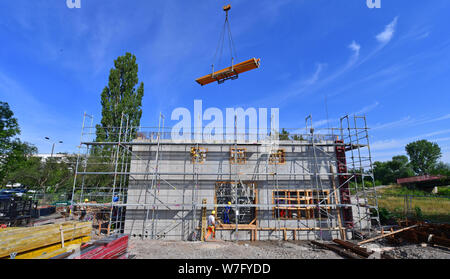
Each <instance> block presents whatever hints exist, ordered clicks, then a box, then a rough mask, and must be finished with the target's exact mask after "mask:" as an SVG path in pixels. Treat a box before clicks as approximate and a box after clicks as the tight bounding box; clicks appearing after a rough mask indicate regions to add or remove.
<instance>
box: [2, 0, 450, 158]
mask: <svg viewBox="0 0 450 279" xmlns="http://www.w3.org/2000/svg"><path fill="white" fill-rule="evenodd" d="M65 2H66V1H65V0H46V1H31V0H14V1H9V0H8V1H7V0H3V1H1V2H0V6H1V8H0V37H1V38H2V39H1V42H2V45H1V47H0V100H1V101H6V102H8V103H9V104H10V106H11V107H12V109H13V111H14V112H15V115H16V117H17V118H18V119H19V124H20V126H21V129H22V134H21V138H22V139H23V140H26V141H28V142H31V143H33V144H35V145H36V146H37V147H38V148H39V151H40V152H42V153H48V152H50V150H51V145H50V144H49V143H48V142H47V141H45V140H44V137H46V136H47V137H50V138H52V139H53V140H55V141H59V140H62V141H64V143H63V144H60V145H58V146H57V148H56V151H68V152H74V151H76V146H77V145H78V144H79V141H80V129H81V124H82V115H83V113H84V112H85V111H86V112H88V113H90V114H92V115H94V121H95V122H98V121H99V120H100V116H101V106H100V93H101V91H102V89H103V88H104V86H105V85H106V84H107V80H108V74H109V70H110V68H111V67H112V66H113V61H114V59H116V58H117V57H118V56H120V55H123V54H125V52H131V53H133V54H135V55H136V57H137V61H138V64H139V78H140V80H142V81H143V82H144V84H145V95H144V100H143V110H144V112H143V116H142V120H141V124H142V125H143V126H155V125H157V124H158V115H159V113H160V112H162V113H163V114H164V115H166V116H167V117H170V114H171V112H172V110H173V109H175V108H177V107H186V108H189V109H191V110H192V108H193V101H194V99H201V100H203V106H204V108H206V107H218V108H220V109H222V110H223V111H225V108H227V107H238V106H242V107H244V108H246V107H268V108H270V107H278V108H280V126H281V127H289V128H293V127H304V119H305V117H306V116H307V115H309V114H312V116H313V119H314V124H315V126H316V127H322V128H326V127H328V126H337V125H338V119H339V117H341V116H343V115H345V114H353V113H359V114H366V115H367V118H368V124H369V126H370V127H371V128H372V129H371V144H372V151H373V157H374V159H375V160H388V159H390V158H391V157H392V156H393V155H396V154H404V146H405V145H406V144H407V143H409V142H411V141H414V140H417V139H428V140H431V141H435V142H437V143H438V144H439V145H440V146H441V148H442V151H443V158H442V160H443V161H446V162H450V145H449V143H450V109H449V107H450V106H449V105H450V28H449V26H450V17H449V16H448V15H449V14H450V1H448V0H433V1H410V0H396V1H391V0H381V2H382V8H381V9H369V8H367V6H366V0H345V1H343V0H277V1H273V0H259V1H244V0H241V1H238V0H233V1H231V3H232V6H233V8H232V10H231V15H230V17H231V18H230V20H231V28H232V31H233V39H234V41H235V45H236V49H237V55H238V60H246V59H248V58H251V57H260V58H261V68H260V69H257V70H254V71H251V72H249V73H246V74H245V75H241V77H240V78H239V79H238V80H235V81H227V82H225V83H224V84H223V85H220V86H219V85H217V84H211V85H209V86H205V87H200V86H199V85H198V84H196V83H195V82H194V80H195V79H196V78H197V77H199V76H203V75H205V74H207V73H209V71H210V65H211V63H212V60H213V56H214V53H215V50H216V47H217V42H218V39H219V33H220V31H221V28H222V25H223V20H224V13H223V11H222V10H221V6H222V5H223V4H225V2H226V1H219V0H217V1H216V0H196V1H189V2H187V1H181V0H164V1H150V0H108V1H107V0H81V3H82V7H81V9H68V8H67V7H66V3H65ZM325 99H326V103H327V107H328V117H327V113H326V111H327V109H326V106H325ZM167 125H170V123H168V124H167Z"/></svg>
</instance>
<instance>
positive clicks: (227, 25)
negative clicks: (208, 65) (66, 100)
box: [212, 5, 237, 73]
mask: <svg viewBox="0 0 450 279" xmlns="http://www.w3.org/2000/svg"><path fill="white" fill-rule="evenodd" d="M230 9H231V5H226V6H224V7H223V10H224V11H225V22H224V24H223V28H222V32H221V34H220V37H219V42H218V45H217V49H216V53H215V54H214V58H213V64H212V73H214V63H215V62H216V58H217V55H218V54H219V57H218V63H220V62H221V58H222V55H223V48H224V44H225V36H226V35H228V36H227V37H228V47H229V49H230V57H231V70H232V71H233V64H234V58H237V53H236V47H235V45H234V41H233V36H232V34H231V26H230V21H229V18H228V12H229V11H230Z"/></svg>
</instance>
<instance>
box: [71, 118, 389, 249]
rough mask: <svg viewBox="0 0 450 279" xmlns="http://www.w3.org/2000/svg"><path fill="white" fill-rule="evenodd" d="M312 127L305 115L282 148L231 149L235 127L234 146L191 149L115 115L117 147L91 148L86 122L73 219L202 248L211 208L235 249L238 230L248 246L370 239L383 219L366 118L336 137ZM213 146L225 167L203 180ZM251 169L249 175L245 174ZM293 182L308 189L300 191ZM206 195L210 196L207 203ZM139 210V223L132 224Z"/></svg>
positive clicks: (191, 144)
mask: <svg viewBox="0 0 450 279" xmlns="http://www.w3.org/2000/svg"><path fill="white" fill-rule="evenodd" d="M89 120H90V126H88V125H86V123H87V121H89ZM312 123H313V122H312V117H311V116H308V117H307V118H306V119H305V131H304V132H303V129H301V128H292V129H286V130H287V131H290V133H289V134H290V138H289V139H283V140H280V141H279V145H276V144H273V142H269V143H268V142H267V141H263V140H261V141H260V139H258V141H257V142H250V141H245V140H244V141H242V140H241V141H238V133H237V128H236V119H235V125H234V127H233V128H234V140H233V141H229V140H223V141H211V140H196V137H195V135H194V134H192V135H191V139H190V140H185V141H174V140H172V139H171V128H170V127H164V116H163V115H162V114H161V115H160V119H159V125H158V127H130V126H129V120H128V118H127V117H126V115H122V116H121V125H120V126H119V127H110V131H115V133H116V137H115V138H116V139H117V140H116V141H114V142H98V141H96V139H95V136H96V131H95V127H94V126H93V117H92V116H90V115H88V114H86V113H85V114H84V116H83V126H82V129H81V143H80V146H79V152H78V159H77V164H76V170H75V179H74V184H73V191H72V205H73V206H74V209H75V210H76V209H77V208H80V207H93V208H102V209H103V211H104V212H106V213H108V212H109V218H108V220H107V222H106V223H107V224H106V226H107V233H108V234H109V233H123V232H125V231H126V228H125V227H126V224H128V226H131V227H132V228H135V227H137V226H135V223H136V224H138V223H139V227H140V228H141V229H139V233H136V230H134V231H133V232H134V233H132V236H136V237H141V238H151V239H162V238H165V237H166V236H167V235H168V234H170V232H171V231H174V230H177V231H180V232H181V233H180V238H181V239H182V240H200V239H201V235H202V233H201V230H202V227H203V224H202V218H203V217H204V216H203V215H204V212H203V211H204V209H205V208H208V210H212V209H215V211H216V212H217V213H216V216H217V217H218V220H219V224H220V225H219V226H218V227H217V229H218V230H219V231H228V232H230V233H232V234H234V240H241V239H240V236H239V232H240V231H246V232H250V235H251V237H250V239H251V240H257V239H258V238H260V237H258V235H259V234H261V232H266V233H267V234H268V235H269V236H270V237H271V238H275V239H279V240H287V239H289V238H290V237H289V236H288V233H291V232H292V239H294V240H295V239H297V237H299V233H300V232H305V233H307V237H308V239H309V238H310V234H309V233H312V235H313V237H312V238H313V239H314V240H317V239H320V240H324V239H329V238H330V237H340V238H341V239H346V238H348V237H349V234H350V237H356V238H360V239H363V238H365V237H369V236H371V235H373V234H374V233H376V229H379V227H380V220H379V214H378V201H377V195H376V189H375V187H374V186H375V179H374V175H373V167H372V159H371V152H370V144H369V128H368V127H367V121H366V117H365V116H352V117H350V116H348V115H346V116H344V117H342V118H341V119H340V127H339V128H327V129H315V128H314V127H312ZM251 133H252V131H250V129H248V131H246V133H245V135H242V136H243V138H249V135H250V134H251ZM274 136H276V137H277V139H278V137H279V134H278V133H275V132H274V131H270V132H269V133H268V135H267V138H272V139H273V138H274ZM217 146H220V147H221V148H222V149H223V150H225V151H224V152H229V154H230V156H229V160H228V161H229V168H228V170H227V169H226V168H224V166H223V161H224V160H223V161H221V162H220V163H218V165H217V169H216V170H215V171H207V167H208V162H210V161H211V160H209V156H210V155H209V152H208V147H209V148H213V147H217ZM267 146H268V148H265V147H267ZM279 146H289V147H290V146H292V148H294V147H298V148H301V149H302V150H303V152H304V153H302V154H304V155H302V157H301V158H300V157H299V158H294V159H293V160H294V161H295V162H291V161H289V160H288V159H287V158H286V157H285V156H288V157H289V156H291V155H290V153H289V152H286V153H284V151H283V150H281V149H279ZM152 147H155V148H153V149H152ZM171 147H177V148H175V149H171ZM246 148H254V149H255V150H256V151H255V152H254V153H255V154H254V158H257V160H255V159H251V158H250V156H246V155H245V154H246V153H245V152H246V151H242V150H246ZM222 149H221V150H222ZM227 150H228V151H227ZM224 152H222V153H224ZM202 154H203V155H202ZM177 156H178V157H177ZM211 156H213V155H211ZM292 156H293V155H292ZM172 157H177V158H181V159H180V161H179V162H180V163H179V165H177V164H172V163H171V164H172V165H170V166H168V165H167V164H168V163H167V162H168V161H167V160H168V159H169V158H172ZM291 159H292V158H291ZM252 160H254V161H253V162H252ZM286 161H288V162H290V165H289V169H288V170H287V167H286ZM181 162H182V163H181ZM250 163H251V164H253V165H254V166H255V167H254V171H249V170H248V169H246V167H245V165H246V164H250ZM189 164H191V165H192V166H189ZM190 167H191V168H190ZM181 169H182V170H181ZM205 177H209V178H208V179H210V180H212V178H211V177H213V178H214V179H213V180H214V181H215V183H214V184H213V185H210V184H211V183H209V184H208V183H206V182H205ZM305 177H307V178H305ZM258 181H259V182H258ZM261 181H262V183H261ZM300 183H303V184H302V185H306V184H308V185H306V186H302V188H299V187H298V186H297V185H300ZM205 184H208V185H206V186H205ZM259 184H263V185H259ZM260 186H261V187H260ZM208 187H209V188H208ZM165 189H170V191H169V190H165ZM205 189H206V190H209V191H213V192H214V195H213V198H209V199H207V201H206V203H205V201H204V200H205V194H204V193H205V191H206V190H205ZM261 195H263V196H264V198H262V196H261ZM85 199H88V201H85ZM228 202H230V203H231V205H230V204H229V203H228ZM227 207H230V208H231V209H230V210H229V212H230V213H229V215H230V216H229V217H230V218H229V219H230V220H229V221H230V222H228V223H224V220H222V219H223V218H221V216H222V214H223V212H224V210H225V209H226V208H227ZM162 210H166V212H171V213H173V216H172V219H171V221H170V222H159V220H161V218H162V217H161V216H160V214H161V212H162ZM127 211H128V212H127ZM137 211H143V212H144V213H145V214H144V215H143V216H138V215H139V214H137V213H136V212H137ZM180 214H181V215H180ZM141 219H142V220H141ZM140 222H141V223H140ZM294 223H295V224H294ZM286 224H289V225H286ZM179 227H181V229H180V228H179ZM99 231H101V228H100V229H99Z"/></svg>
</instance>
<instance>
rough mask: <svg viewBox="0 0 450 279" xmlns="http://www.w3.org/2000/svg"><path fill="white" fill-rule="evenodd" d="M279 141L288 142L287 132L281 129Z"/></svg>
mask: <svg viewBox="0 0 450 279" xmlns="http://www.w3.org/2000/svg"><path fill="white" fill-rule="evenodd" d="M279 139H280V140H289V132H288V131H286V130H285V129H284V128H283V130H282V131H281V134H279Z"/></svg>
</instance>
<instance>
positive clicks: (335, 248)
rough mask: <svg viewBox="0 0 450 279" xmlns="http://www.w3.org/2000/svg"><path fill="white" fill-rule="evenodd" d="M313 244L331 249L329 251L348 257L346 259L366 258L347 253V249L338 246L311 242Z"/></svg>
mask: <svg viewBox="0 0 450 279" xmlns="http://www.w3.org/2000/svg"><path fill="white" fill-rule="evenodd" d="M311 243H312V244H314V245H317V246H320V247H322V248H326V249H329V250H331V251H333V252H336V253H338V254H339V255H341V256H343V257H346V258H349V259H363V258H364V257H362V256H360V255H358V254H356V253H353V252H351V251H347V250H346V249H344V248H341V247H339V246H337V245H333V244H326V243H321V242H318V241H315V240H313V241H311Z"/></svg>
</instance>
